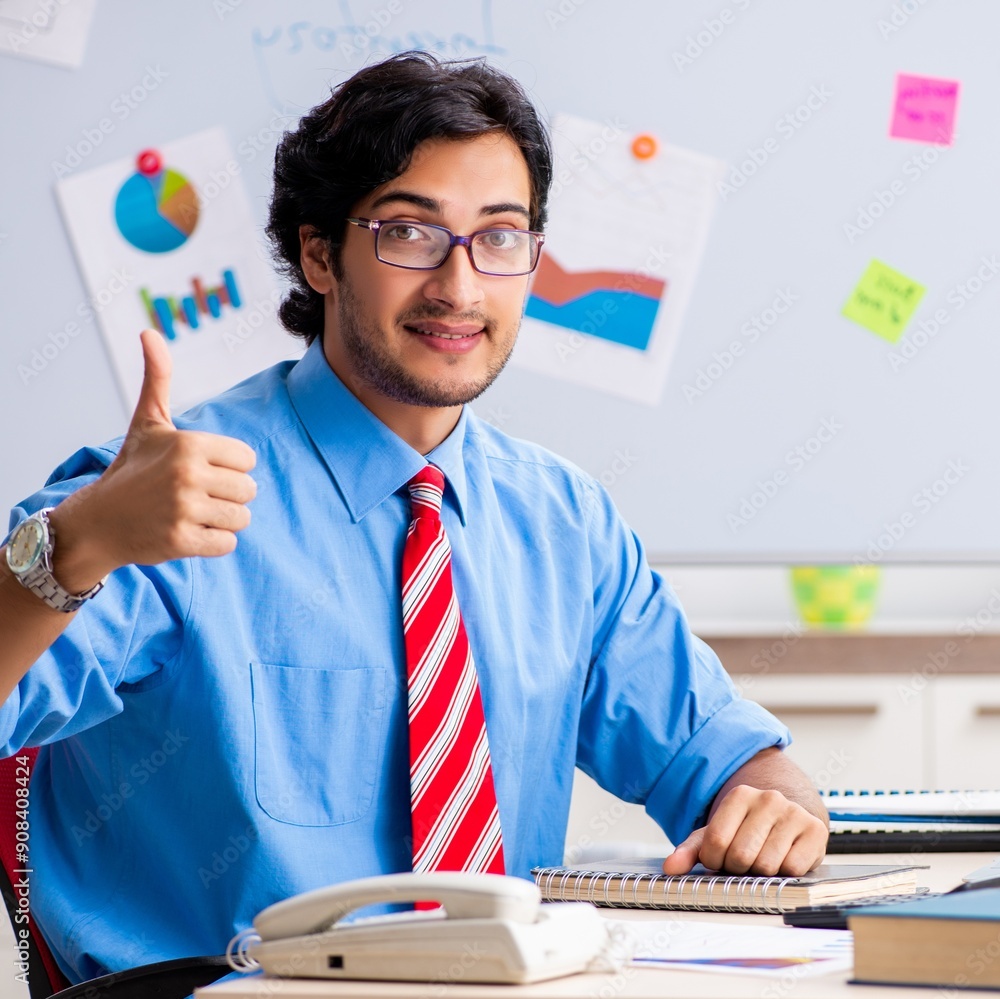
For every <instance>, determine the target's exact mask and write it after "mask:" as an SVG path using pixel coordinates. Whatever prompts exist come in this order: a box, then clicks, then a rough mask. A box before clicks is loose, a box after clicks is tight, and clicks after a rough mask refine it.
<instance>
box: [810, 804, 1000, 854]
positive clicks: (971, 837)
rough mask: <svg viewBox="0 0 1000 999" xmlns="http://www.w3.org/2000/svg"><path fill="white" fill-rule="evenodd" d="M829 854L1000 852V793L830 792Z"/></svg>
mask: <svg viewBox="0 0 1000 999" xmlns="http://www.w3.org/2000/svg"><path fill="white" fill-rule="evenodd" d="M822 797H823V803H824V804H825V805H826V807H827V810H828V811H829V813H830V844H829V847H828V848H827V852H828V853H897V852H900V851H905V850H921V851H925V852H957V851H962V850H971V851H996V850H1000V791H826V792H822Z"/></svg>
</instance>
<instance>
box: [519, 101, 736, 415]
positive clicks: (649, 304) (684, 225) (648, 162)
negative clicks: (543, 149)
mask: <svg viewBox="0 0 1000 999" xmlns="http://www.w3.org/2000/svg"><path fill="white" fill-rule="evenodd" d="M552 139H553V148H554V152H555V172H554V183H553V188H552V195H551V198H550V201H549V223H548V225H547V227H546V233H547V235H546V242H545V245H544V247H543V250H542V257H541V260H540V262H539V265H538V268H537V270H536V271H535V274H534V277H533V281H532V284H531V289H530V292H529V295H528V300H527V304H526V307H525V316H524V322H523V323H522V326H521V335H520V337H519V339H518V344H517V347H516V348H515V351H514V355H513V358H512V361H513V363H515V364H517V365H519V366H521V367H524V368H528V369H530V370H532V371H535V372H538V373H541V374H546V375H550V376H551V377H553V378H559V379H562V380H565V381H568V382H573V383H576V384H578V385H584V386H586V387H588V388H592V389H597V390H599V391H602V392H607V393H610V394H612V395H618V396H623V397H624V398H626V399H629V400H632V401H637V402H642V403H646V404H648V405H651V406H655V405H657V404H658V403H659V401H660V399H661V397H662V394H663V389H664V386H665V384H666V380H667V375H668V373H669V369H670V361H671V358H672V355H673V352H674V348H675V346H676V344H677V340H678V338H679V336H680V332H681V328H682V324H683V319H684V310H685V308H686V305H687V302H688V299H689V297H690V295H691V290H692V288H693V286H694V282H695V277H696V275H697V272H698V267H699V264H700V261H701V257H702V252H703V250H704V247H705V243H706V240H707V237H708V231H709V226H710V224H711V219H712V211H713V208H714V205H715V203H716V201H717V195H716V187H715V185H716V183H717V181H718V180H719V179H721V177H722V171H723V168H724V164H723V163H722V162H721V161H719V160H715V159H712V158H710V157H708V156H704V155H701V154H700V153H695V152H691V151H689V150H686V149H680V148H678V147H675V146H669V145H666V144H661V143H659V142H658V141H657V140H656V137H655V136H650V135H646V134H639V135H636V134H635V133H634V132H632V131H631V130H629V129H628V128H627V127H626V126H625V125H624V124H623V123H621V122H618V121H614V120H608V121H604V122H599V121H586V120H583V119H580V118H574V117H570V116H567V115H560V116H557V117H556V118H555V120H554V121H553V123H552Z"/></svg>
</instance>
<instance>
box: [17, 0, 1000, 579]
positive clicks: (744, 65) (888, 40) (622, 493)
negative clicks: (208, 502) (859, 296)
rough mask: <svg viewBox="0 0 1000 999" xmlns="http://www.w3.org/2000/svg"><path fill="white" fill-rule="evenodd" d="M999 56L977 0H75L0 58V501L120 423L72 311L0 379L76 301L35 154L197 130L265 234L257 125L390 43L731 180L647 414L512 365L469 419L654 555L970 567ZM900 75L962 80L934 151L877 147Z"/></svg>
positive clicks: (993, 286) (125, 146) (996, 337)
mask: <svg viewBox="0 0 1000 999" xmlns="http://www.w3.org/2000/svg"><path fill="white" fill-rule="evenodd" d="M71 2H72V0H71ZM2 13H3V11H2V9H0V15H2ZM997 37H1000V7H998V6H997V5H996V4H993V3H990V2H988V0H963V2H961V3H952V4H944V3H937V4H935V3H927V2H925V0H899V2H891V0H840V2H838V3H836V4H822V5H821V4H814V3H802V2H801V0H729V2H724V0H714V2H688V3H684V4H676V3H674V4H668V3H663V2H662V0H660V2H656V0H632V2H629V0H616V2H614V3H612V2H609V0H506V2H504V3H502V4H501V3H496V4H494V3H491V2H490V0H451V2H446V0H374V2H371V3H362V2H356V0H355V2H351V3H347V2H341V3H330V2H325V3H321V2H305V0H288V2H283V3H280V4H279V3H276V2H275V3H264V2H246V3H243V2H238V0H218V2H215V3H212V2H207V0H198V2H195V0H180V2H178V3H176V4H135V3H127V2H125V0H98V4H97V8H96V12H95V14H94V18H93V23H92V25H91V30H90V37H89V39H88V41H87V45H86V50H85V54H84V58H83V62H82V65H81V67H80V68H79V69H77V70H70V69H64V68H59V67H56V66H52V65H46V64H43V63H41V62H33V61H30V60H26V59H21V58H16V57H13V56H10V55H0V94H2V95H3V101H2V104H0V135H3V137H4V155H3V156H2V157H0V176H2V185H0V190H2V192H3V195H2V203H0V276H2V286H3V304H4V308H3V320H2V321H3V336H2V338H0V352H2V360H3V363H2V364H0V379H2V387H0V419H2V421H3V426H4V427H5V429H6V434H5V439H6V442H7V455H6V457H5V460H4V461H3V463H2V466H0V468H2V470H0V494H2V496H0V498H2V500H3V502H4V504H6V505H7V506H8V507H9V506H11V505H13V504H14V503H15V502H16V501H17V500H18V499H20V498H21V497H22V496H24V495H27V494H28V493H30V492H32V491H33V490H34V489H35V488H37V486H38V485H39V484H40V483H41V482H42V481H43V479H44V478H45V477H46V475H47V474H48V473H49V471H50V470H51V469H52V468H53V467H55V466H56V465H57V464H58V462H59V461H61V460H62V458H64V457H65V456H66V455H67V454H69V453H70V452H71V451H73V450H74V449H75V448H77V447H79V446H81V445H83V444H94V443H99V442H101V441H103V440H105V439H107V438H110V437H112V436H115V435H117V434H118V433H120V432H121V431H122V430H123V428H124V426H125V424H126V420H127V417H128V413H127V412H126V408H125V406H124V404H123V402H122V400H121V398H120V394H119V391H118V388H117V386H116V384H115V381H114V376H113V374H112V370H111V366H110V362H109V358H108V355H107V353H106V351H105V349H104V346H103V342H102V339H101V336H100V333H99V331H98V330H97V328H96V326H95V325H94V323H93V322H92V321H84V322H81V323H80V325H79V329H78V331H77V333H76V334H75V335H74V336H72V337H71V338H65V337H64V338H63V339H64V340H65V343H63V344H62V345H61V346H59V349H58V351H57V352H56V356H54V358H53V359H52V360H51V361H50V363H49V364H48V365H47V366H46V367H45V369H44V370H43V371H42V372H41V373H40V374H39V377H37V378H33V379H31V380H30V381H29V382H27V383H25V381H24V380H23V378H22V377H20V376H19V374H18V370H19V366H23V365H24V364H25V363H27V361H28V359H30V358H31V357H32V355H33V351H38V350H41V349H42V348H43V347H44V346H45V344H46V343H55V342H56V340H58V338H59V335H60V331H62V330H64V329H65V327H66V324H67V322H68V321H70V320H72V319H73V318H74V317H75V316H76V314H77V311H78V308H79V306H80V303H81V302H83V301H85V300H86V292H85V289H84V287H83V284H82V281H81V278H80V275H79V272H78V269H77V267H76V264H75V262H74V258H73V254H72V251H71V248H70V245H69V243H68V239H67V234H66V230H65V227H64V225H63V223H62V221H61V219H60V217H59V214H58V211H57V207H56V202H55V198H54V195H53V182H54V180H55V168H56V164H63V166H64V167H65V164H66V162H68V161H69V159H70V158H71V154H72V151H73V150H74V149H75V150H77V153H78V158H79V160H80V162H79V165H78V166H76V167H72V168H71V169H76V170H84V169H87V168H89V167H92V166H98V165H100V164H102V163H105V162H108V161H110V160H112V159H115V158H120V157H123V156H134V155H135V154H136V153H137V152H138V151H139V150H141V149H143V148H146V147H149V146H153V147H155V146H157V145H158V144H161V143H163V142H167V141H170V140H174V139H177V138H180V137H183V136H185V135H188V134H191V133H193V132H196V131H198V130H200V129H204V128H208V127H212V126H215V125H220V126H222V127H223V128H224V129H225V130H226V132H227V133H228V136H229V139H230V141H231V144H232V147H233V149H234V150H235V153H236V159H237V162H238V164H239V168H240V174H241V176H242V178H243V182H244V183H245V184H246V187H247V189H248V191H249V194H250V197H251V201H252V204H253V209H254V214H255V218H256V220H257V222H258V225H259V226H262V225H263V222H264V219H265V216H266V207H267V200H268V194H269V190H270V166H271V158H272V154H273V149H274V145H275V143H276V141H277V139H278V136H279V134H280V132H281V130H282V129H283V128H285V127H288V126H290V125H292V124H293V123H294V122H295V120H296V118H297V117H298V116H299V115H300V114H301V113H302V112H303V111H304V110H306V109H307V108H308V107H310V106H312V105H314V104H316V103H318V102H319V101H320V100H322V99H323V98H324V97H325V95H326V93H327V89H328V87H329V85H330V84H335V83H337V82H339V81H340V80H342V79H344V78H345V77H346V76H347V75H349V74H350V73H351V72H353V71H355V70H356V69H358V68H359V67H360V66H362V65H363V64H364V63H365V62H366V61H367V60H370V59H372V58H374V57H377V56H378V55H379V54H385V53H388V52H390V51H396V50H399V49H403V48H410V47H415V46H416V47H427V48H431V49H434V50H436V51H438V52H440V53H441V54H443V55H445V56H448V57H465V56H476V55H485V56H486V57H488V58H489V59H491V60H492V61H494V62H495V63H497V64H498V65H500V66H502V67H504V68H506V69H507V70H509V71H510V72H511V73H513V74H514V75H515V76H517V77H518V78H519V79H520V80H521V81H522V82H523V83H524V85H525V86H526V87H527V88H528V89H529V91H530V93H531V94H532V96H533V97H534V99H535V100H536V101H537V102H538V104H539V106H540V108H541V109H542V111H543V113H544V114H545V115H546V116H547V117H549V116H552V115H555V114H560V113H562V114H569V115H574V116H577V117H580V118H587V119H591V120H597V121H602V120H605V119H609V120H615V121H623V122H625V124H626V127H627V128H629V129H632V130H634V132H635V133H636V134H639V133H649V134H651V135H654V136H656V137H657V139H659V140H660V141H661V142H662V143H665V144H671V145H674V146H677V147H680V148H682V149H685V150H689V151H691V152H692V153H695V154H698V155H702V156H708V157H713V158H715V159H718V160H722V161H724V163H725V164H727V168H726V171H725V177H726V178H728V179H729V181H732V180H733V178H734V177H736V180H737V181H739V179H740V177H739V176H737V175H736V174H734V173H733V171H737V173H738V174H739V175H740V176H741V177H742V182H741V183H739V185H738V186H734V189H733V190H730V191H728V192H722V193H720V194H719V196H718V201H717V203H716V205H715V207H714V213H713V218H712V222H711V227H710V231H709V234H708V238H707V243H706V246H705V250H704V255H703V257H702V260H701V266H700V268H699V270H698V273H697V275H696V278H695V281H694V286H693V290H692V293H691V295H690V298H689V301H688V303H687V309H686V311H685V314H684V316H683V323H682V330H681V334H680V337H679V340H678V342H677V346H676V350H675V351H674V353H673V357H672V362H671V366H670V370H669V375H668V377H667V379H666V382H665V386H664V388H663V392H662V397H661V398H660V399H659V401H658V402H656V403H655V404H653V403H649V402H645V403H638V402H634V401H629V400H628V399H625V398H622V397H620V396H616V395H613V394H611V393H606V392H602V391H599V390H594V389H591V388H583V387H580V386H576V385H573V384H569V383H567V382H564V381H561V380H559V379H557V378H553V377H549V376H547V375H543V374H539V373H537V372H532V371H527V370H524V369H520V368H518V367H517V366H516V365H514V364H511V365H509V366H508V368H507V370H506V371H505V372H504V374H503V375H502V376H501V378H500V380H499V381H498V383H497V384H496V385H495V386H494V387H493V388H491V389H490V390H489V391H488V392H487V393H486V394H485V395H484V396H483V397H482V398H481V399H480V400H479V401H477V402H476V403H475V409H476V410H477V412H478V413H479V414H480V415H482V416H483V417H484V418H486V419H488V420H491V421H492V422H494V423H497V424H498V425H501V426H502V428H503V430H504V431H506V432H508V433H511V434H513V435H515V436H519V437H525V438H528V439H531V440H535V441H538V442H539V443H541V444H544V445H546V446H548V447H550V448H552V449H553V450H555V451H557V452H558V453H560V454H562V455H564V456H566V457H568V458H570V459H571V460H573V461H575V462H577V463H578V464H579V465H581V466H582V467H583V468H584V469H586V470H587V471H589V472H591V473H592V474H594V475H596V476H598V477H599V478H600V479H601V481H602V482H604V483H605V485H606V486H607V487H608V489H609V490H610V492H611V494H612V495H613V497H614V499H615V501H616V503H617V504H618V506H619V508H620V509H621V510H622V512H623V514H624V515H625V517H626V519H627V520H628V521H629V523H630V524H631V526H632V527H633V528H634V529H635V530H636V532H637V533H638V534H639V536H640V537H641V538H642V539H643V540H644V542H645V544H646V547H647V551H648V553H649V554H650V557H651V558H653V559H655V560H661V559H663V560H670V561H674V562H678V561H732V562H760V561H814V560H835V561H854V560H856V559H861V560H871V561H883V562H894V561H904V560H928V561H938V562H941V561H956V560H957V561H962V560H969V561H979V560H993V561H996V560H998V558H1000V532H998V529H997V518H996V516H995V512H996V511H997V510H1000V474H998V468H1000V460H998V459H1000V435H998V432H997V429H996V426H997V415H998V413H1000V406H998V404H997V402H996V399H997V392H996V389H995V386H994V382H995V380H996V372H997V371H998V369H1000V365H998V360H1000V323H998V309H997V302H998V291H997V289H998V288H1000V281H997V280H994V278H995V277H996V275H997V273H998V271H1000V268H998V267H997V266H996V261H997V256H996V255H997V254H998V253H1000V230H998V219H1000V213H998V208H1000V185H998V183H997V180H996V167H995V165H996V162H997V139H996V124H995V111H994V108H995V104H994V103H993V102H994V100H995V97H996V95H997V94H998V93H1000V60H997V58H996V47H995V46H996V41H995V40H996V38H997ZM151 71H155V72H153V73H152V76H150V73H151ZM898 73H910V74H916V75H920V76H927V77H935V78H943V79H949V80H958V81H960V83H961V91H960V97H959V102H958V112H957V128H956V138H955V140H954V142H953V144H952V145H951V146H948V147H945V146H935V145H928V144H926V143H922V142H914V141H904V140H900V139H893V138H890V137H889V136H888V129H889V120H890V113H891V111H892V106H893V89H894V85H895V80H896V75H897V74H898ZM144 80H146V83H151V82H153V81H156V85H155V86H154V87H144V84H143V81H144ZM143 89H145V90H146V92H145V93H144V94H142V97H141V100H136V99H135V95H136V94H137V93H139V92H140V91H142V90H143ZM129 94H131V95H132V104H134V107H133V106H130V105H129V103H128V102H126V103H125V104H124V105H123V104H122V98H123V95H129ZM123 107H124V108H126V109H127V110H128V114H125V115H123V114H122V108H123ZM103 118H111V119H112V122H113V128H112V129H111V130H110V131H109V132H107V133H102V138H101V140H100V142H99V144H97V145H96V146H94V147H93V148H90V149H87V145H86V142H85V141H84V140H86V136H87V134H88V130H89V132H90V133H91V134H92V133H93V130H94V127H95V123H97V122H99V121H100V120H101V119H103ZM81 143H82V144H81ZM80 150H86V152H85V153H84V154H82V155H81V154H80ZM865 213H867V215H866V214H865ZM866 218H867V223H866V222H865V219H866ZM852 225H853V226H855V227H856V230H857V231H854V232H852V231H851V230H849V229H847V228H845V227H847V226H852ZM873 259H878V260H881V261H884V262H885V263H887V264H888V265H889V266H891V267H892V268H895V269H896V270H898V271H900V272H901V273H903V274H904V275H906V276H908V277H910V278H912V279H913V280H914V281H916V282H919V284H920V285H922V286H924V287H925V288H926V292H925V294H924V296H923V299H922V300H921V302H920V305H919V307H918V308H917V310H916V312H915V313H914V315H913V317H912V319H911V320H910V322H909V325H908V326H907V329H906V335H905V337H904V339H903V340H902V341H900V342H899V343H896V344H892V343H890V342H888V341H887V340H885V339H883V338H881V337H879V336H877V335H875V334H874V333H872V332H870V331H869V330H867V329H864V328H862V327H861V326H860V325H858V324H856V323H854V322H852V321H851V320H848V319H846V318H844V317H843V316H842V315H841V314H840V313H841V309H842V307H843V305H844V304H845V302H846V301H847V299H848V297H849V296H850V295H851V293H852V291H853V290H854V288H855V285H856V284H857V282H858V280H859V279H860V277H861V275H862V273H863V272H864V270H865V268H866V267H867V266H868V265H869V263H870V262H871V261H872V260H873ZM666 302H667V300H665V304H666ZM779 307H781V308H782V309H783V310H784V311H781V312H779V311H778V308H779ZM935 316H937V317H938V318H937V320H935ZM755 322H756V324H757V327H756V335H754V332H753V331H754V329H755V327H754V325H753V324H754V323H755ZM935 322H936V323H937V328H936V329H935ZM748 331H750V332H748ZM54 338H55V339H54ZM734 344H735V345H736V347H741V348H742V351H741V352H738V351H737V350H736V349H734V347H733V345H734ZM904 352H905V354H906V355H908V356H904ZM50 353H51V351H50ZM699 386H700V387H701V390H700V391H697V392H695V391H694V390H696V389H698V387H699ZM685 389H687V391H685ZM734 517H735V518H736V521H743V522H742V523H738V522H736V521H734Z"/></svg>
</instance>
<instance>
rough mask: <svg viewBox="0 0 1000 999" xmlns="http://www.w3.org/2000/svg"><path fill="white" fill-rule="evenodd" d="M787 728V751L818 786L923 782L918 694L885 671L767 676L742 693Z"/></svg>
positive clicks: (918, 784)
mask: <svg viewBox="0 0 1000 999" xmlns="http://www.w3.org/2000/svg"><path fill="white" fill-rule="evenodd" d="M744 696H745V697H749V698H751V699H752V700H755V701H757V702H758V703H759V704H761V705H762V706H763V707H765V708H767V710H768V711H770V712H771V713H772V714H773V715H775V716H777V717H778V718H779V719H780V720H781V721H782V722H784V723H785V724H786V725H787V726H788V728H789V730H790V731H791V733H792V740H793V741H792V744H791V746H789V748H788V750H787V752H788V755H789V756H790V757H791V758H792V759H793V760H794V761H795V762H796V763H798V765H799V766H800V767H802V769H803V770H804V771H805V772H806V773H807V774H808V775H809V778H810V780H812V782H813V783H814V784H815V785H816V786H817V787H819V788H820V789H822V790H824V791H825V790H830V789H832V788H850V787H871V788H892V787H895V788H914V787H921V786H922V785H923V782H924V775H925V772H926V765H927V764H926V759H925V757H926V719H925V712H924V695H923V692H922V691H920V692H914V693H912V696H906V695H905V694H904V693H903V692H902V691H901V689H900V685H899V683H898V682H897V680H896V679H894V678H893V677H888V676H853V675H841V676H766V677H761V678H760V679H759V680H758V681H757V682H756V683H755V684H754V685H753V686H752V687H751V688H750V689H748V690H746V691H745V693H744Z"/></svg>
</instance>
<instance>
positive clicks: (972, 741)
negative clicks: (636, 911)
mask: <svg viewBox="0 0 1000 999" xmlns="http://www.w3.org/2000/svg"><path fill="white" fill-rule="evenodd" d="M707 640H708V642H709V644H710V645H711V646H712V647H713V648H714V649H715V651H716V652H717V653H718V654H719V656H720V658H721V659H722V662H723V663H724V665H725V666H726V668H727V669H728V671H729V673H730V675H731V676H732V677H733V681H734V683H735V684H736V686H737V687H738V688H739V689H740V691H741V693H742V694H743V696H745V697H748V698H750V699H751V700H755V701H758V702H759V703H760V704H762V705H763V706H764V707H766V708H767V709H768V710H769V711H771V712H773V713H774V714H775V715H777V717H778V718H780V719H781V720H782V721H783V722H784V723H785V724H786V725H787V726H788V727H789V729H790V730H791V732H792V736H793V739H794V741H793V743H792V745H791V746H790V747H789V749H788V755H789V756H790V757H791V758H792V759H794V760H795V761H796V762H797V763H798V764H799V766H801V767H802V769H803V770H804V771H805V772H806V773H807V774H808V775H809V777H810V778H811V779H812V780H813V782H814V783H815V784H816V785H817V786H818V787H820V788H822V789H823V790H832V789H846V788H868V789H872V790H878V789H883V790H889V789H893V788H895V789H900V790H906V789H917V788H951V789H955V788H958V789H963V788H973V789H980V788H1000V635H977V636H975V637H974V638H970V637H963V638H961V639H958V638H956V637H955V636H954V635H905V636H904V635H849V634H845V635H830V634H810V633H806V634H804V635H802V634H796V635H794V636H792V638H791V639H789V636H788V635H785V636H755V637H730V636H727V637H725V638H716V639H712V638H709V639H707ZM644 846H645V848H646V852H648V853H657V852H668V851H669V849H670V847H669V845H667V841H666V838H665V836H664V834H663V833H662V831H660V829H659V827H658V826H657V825H656V823H654V822H653V821H652V819H650V818H649V816H647V815H646V813H645V811H644V810H643V808H642V807H641V806H639V805H627V804H625V803H624V802H620V801H618V799H617V798H614V797H613V796H612V795H610V794H608V793H607V792H606V791H603V790H602V789H601V788H599V787H598V786H597V785H596V784H595V783H594V782H593V781H592V780H590V778H588V777H585V776H584V775H583V774H581V773H579V772H578V773H577V778H576V782H575V783H574V788H573V803H572V807H571V809H570V821H569V830H568V833H567V839H566V847H567V859H568V860H570V861H572V860H580V859H584V858H586V857H587V856H591V855H594V856H596V855H603V856H608V855H610V853H614V852H627V851H629V850H632V851H633V852H640V851H641V850H642V849H643V847H644Z"/></svg>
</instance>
